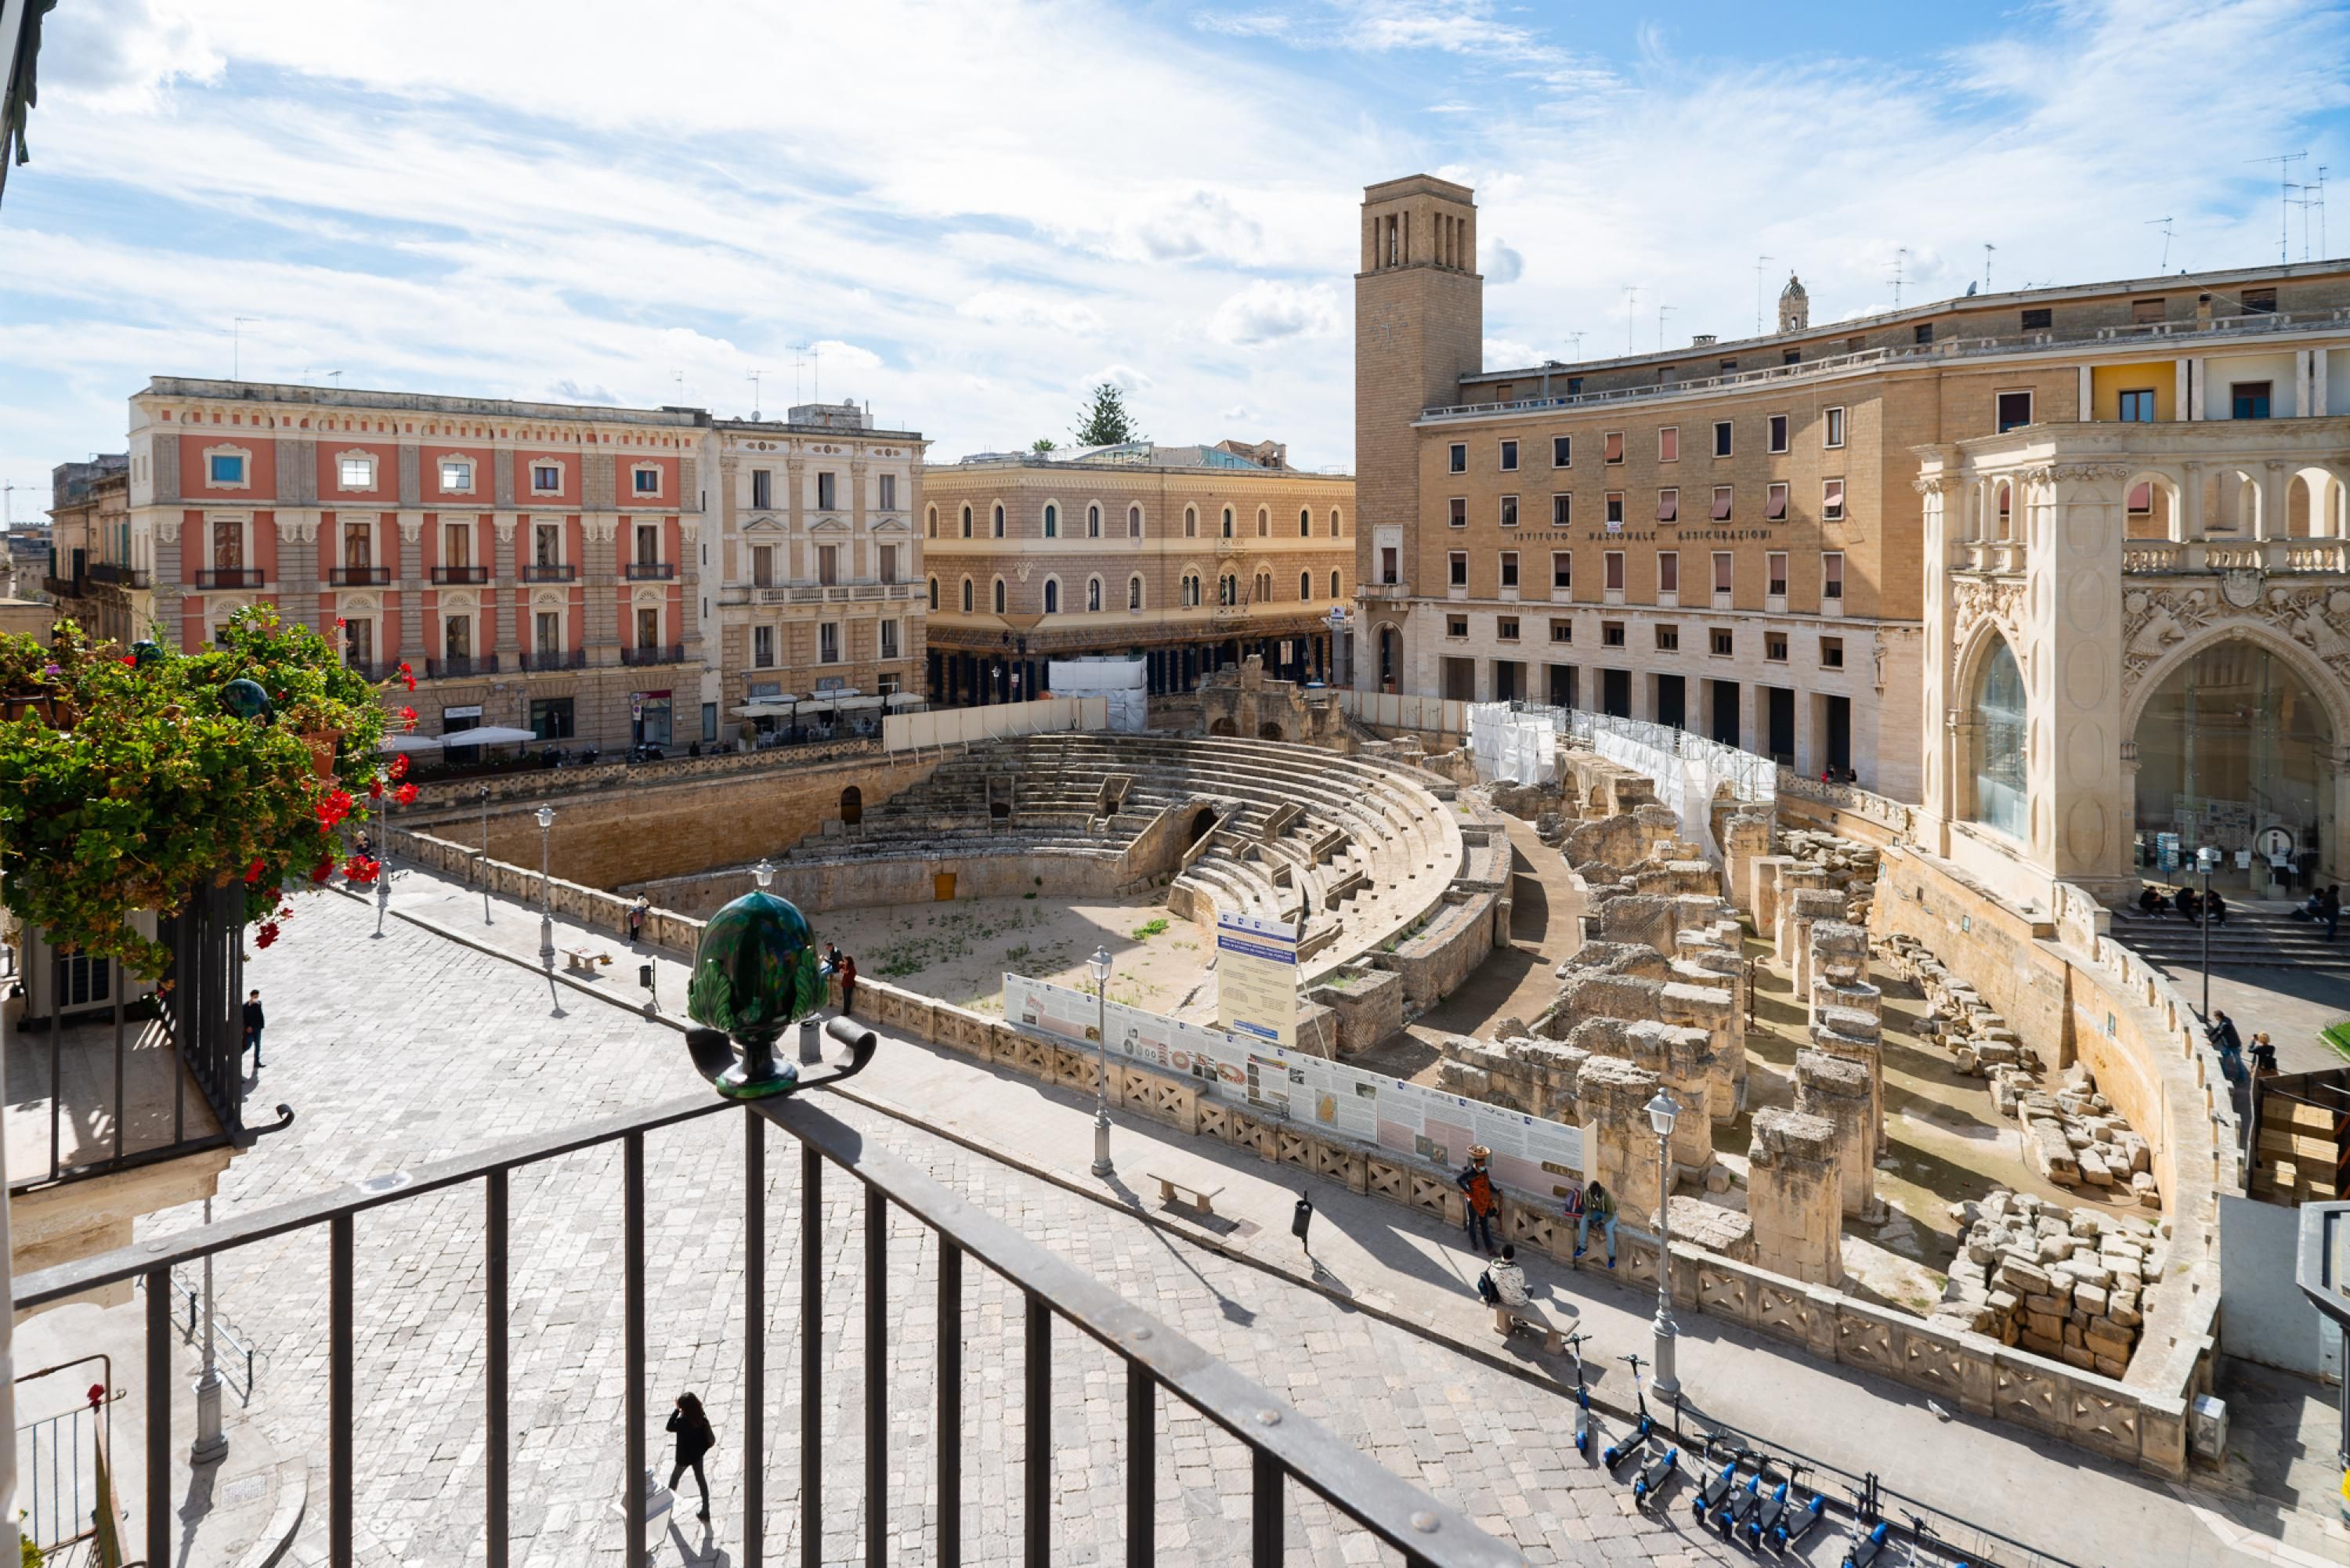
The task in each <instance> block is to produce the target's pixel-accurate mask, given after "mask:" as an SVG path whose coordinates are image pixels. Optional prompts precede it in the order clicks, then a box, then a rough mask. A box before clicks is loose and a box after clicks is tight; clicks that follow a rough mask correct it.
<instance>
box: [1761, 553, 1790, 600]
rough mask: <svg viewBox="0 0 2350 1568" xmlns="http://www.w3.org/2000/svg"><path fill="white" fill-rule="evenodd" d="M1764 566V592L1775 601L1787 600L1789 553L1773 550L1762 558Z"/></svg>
mask: <svg viewBox="0 0 2350 1568" xmlns="http://www.w3.org/2000/svg"><path fill="white" fill-rule="evenodd" d="M1763 571H1764V576H1765V578H1766V586H1765V587H1764V590H1763V591H1764V592H1766V593H1768V594H1769V595H1770V596H1771V597H1773V598H1774V599H1783V598H1785V597H1787V553H1786V552H1785V551H1784V550H1773V551H1772V552H1770V553H1769V554H1768V555H1766V556H1763Z"/></svg>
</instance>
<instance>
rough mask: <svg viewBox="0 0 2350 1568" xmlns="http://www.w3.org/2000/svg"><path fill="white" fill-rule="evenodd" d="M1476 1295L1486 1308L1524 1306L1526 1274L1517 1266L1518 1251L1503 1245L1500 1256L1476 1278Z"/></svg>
mask: <svg viewBox="0 0 2350 1568" xmlns="http://www.w3.org/2000/svg"><path fill="white" fill-rule="evenodd" d="M1477 1294H1478V1295H1479V1296H1480V1297H1482V1299H1483V1301H1484V1303H1485V1304H1486V1305H1487V1306H1505V1307H1522V1306H1523V1305H1525V1304H1526V1272H1525V1270H1523V1269H1522V1268H1520V1267H1519V1266H1518V1249H1517V1248H1516V1247H1515V1246H1514V1245H1511V1244H1507V1243H1505V1244H1504V1245H1503V1248H1502V1255H1501V1256H1500V1257H1498V1258H1496V1259H1494V1260H1493V1262H1492V1263H1490V1264H1488V1265H1487V1266H1486V1269H1485V1272H1483V1273H1482V1274H1480V1275H1478V1276H1477Z"/></svg>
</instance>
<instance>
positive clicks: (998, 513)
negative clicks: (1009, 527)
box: [995, 506, 1003, 539]
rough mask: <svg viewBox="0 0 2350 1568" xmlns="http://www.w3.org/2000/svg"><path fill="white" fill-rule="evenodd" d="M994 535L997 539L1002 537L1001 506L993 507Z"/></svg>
mask: <svg viewBox="0 0 2350 1568" xmlns="http://www.w3.org/2000/svg"><path fill="white" fill-rule="evenodd" d="M995 536H996V537H997V538H999V539H1001V538H1003V507H1001V506H998V507H997V508H996V509H995Z"/></svg>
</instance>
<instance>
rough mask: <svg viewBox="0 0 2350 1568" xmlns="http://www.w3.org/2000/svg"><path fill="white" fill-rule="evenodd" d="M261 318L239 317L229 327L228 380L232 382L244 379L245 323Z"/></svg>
mask: <svg viewBox="0 0 2350 1568" xmlns="http://www.w3.org/2000/svg"><path fill="white" fill-rule="evenodd" d="M260 319H261V318H260V317H257V316H240V317H236V318H235V319H234V321H233V322H231V323H230V325H229V329H228V341H229V349H228V379H230V380H232V381H242V380H244V327H245V323H247V322H249V321H258V320H260Z"/></svg>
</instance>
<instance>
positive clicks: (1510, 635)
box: [1493, 615, 1518, 642]
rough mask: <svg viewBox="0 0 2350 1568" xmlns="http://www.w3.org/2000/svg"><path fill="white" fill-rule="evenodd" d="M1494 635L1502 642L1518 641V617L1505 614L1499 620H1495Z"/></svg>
mask: <svg viewBox="0 0 2350 1568" xmlns="http://www.w3.org/2000/svg"><path fill="white" fill-rule="evenodd" d="M1493 637H1494V639H1495V640H1497V641H1501V642H1515V641H1517V640H1518V618H1517V617H1515V616H1513V615H1505V616H1503V617H1502V618H1500V619H1499V620H1497V621H1495V622H1494V623H1493Z"/></svg>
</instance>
